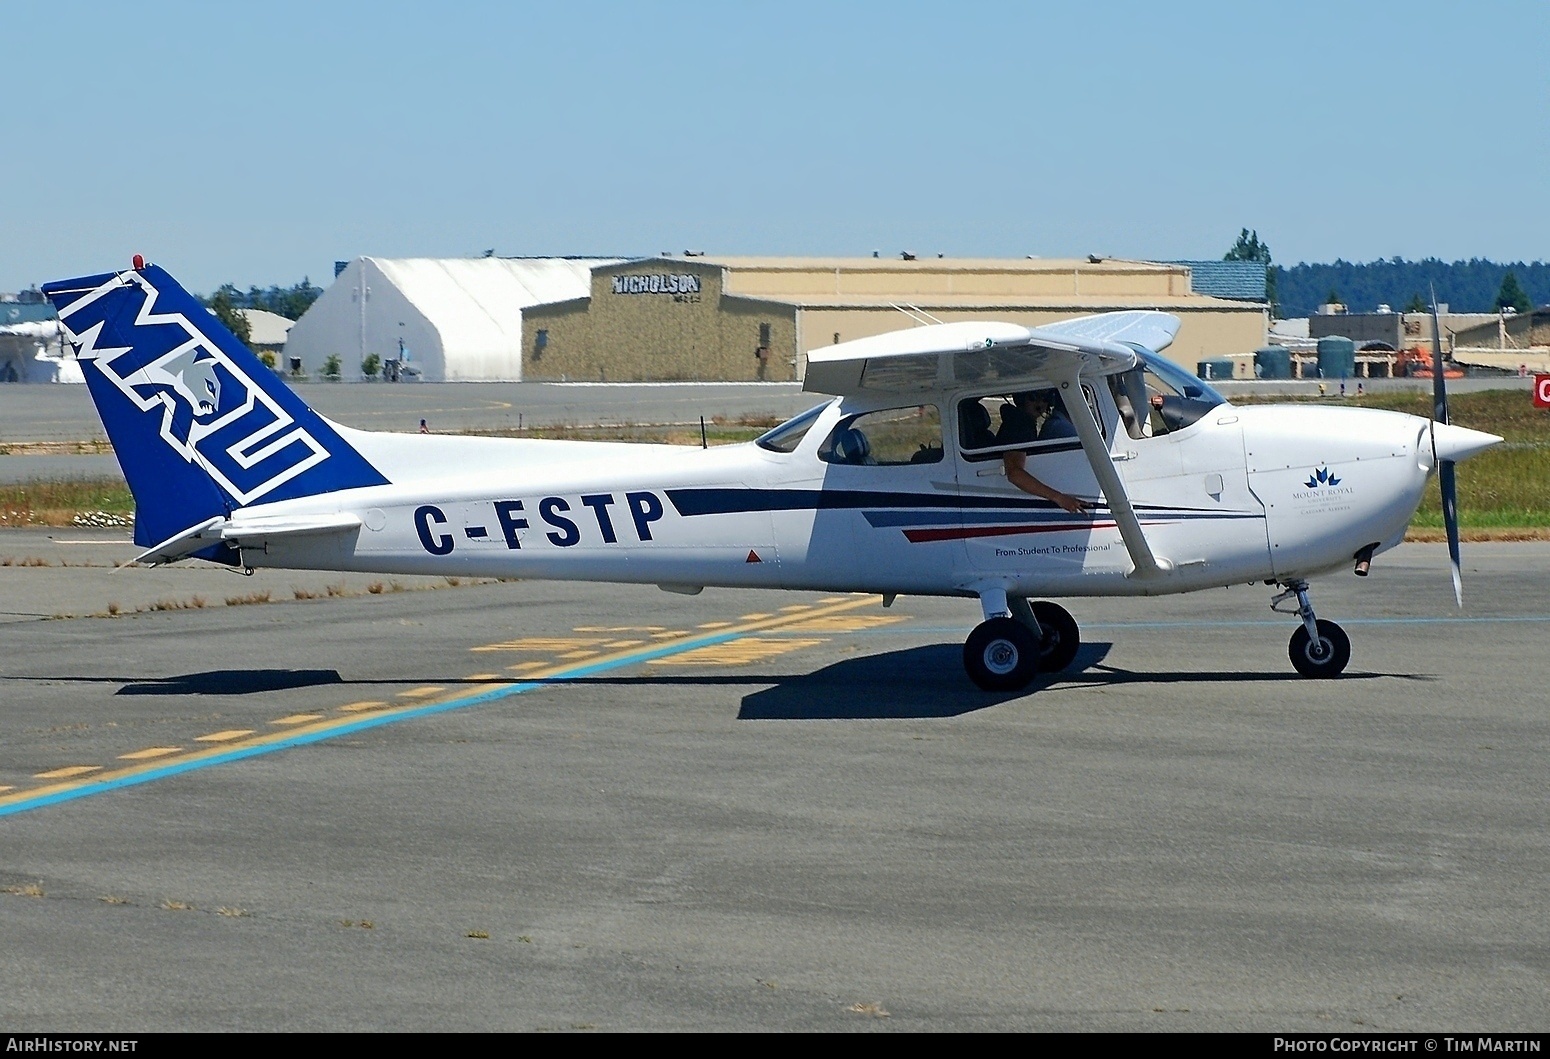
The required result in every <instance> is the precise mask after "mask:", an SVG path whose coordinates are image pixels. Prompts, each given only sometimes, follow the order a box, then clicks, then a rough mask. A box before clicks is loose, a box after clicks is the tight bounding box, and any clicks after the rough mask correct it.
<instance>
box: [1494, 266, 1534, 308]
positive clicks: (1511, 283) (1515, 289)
mask: <svg viewBox="0 0 1550 1059" xmlns="http://www.w3.org/2000/svg"><path fill="white" fill-rule="evenodd" d="M1533 307H1534V303H1533V302H1531V301H1529V298H1528V295H1527V294H1525V293H1524V292H1523V288H1522V287H1521V286H1520V285H1519V284H1518V274H1517V273H1516V272H1508V273H1507V274H1506V275H1505V276H1503V277H1502V289H1501V290H1499V291H1497V292H1496V309H1497V311H1498V312H1500V311H1501V310H1502V309H1516V310H1517V311H1518V312H1520V313H1526V312H1528V311H1529V310H1530V309H1532V308H1533Z"/></svg>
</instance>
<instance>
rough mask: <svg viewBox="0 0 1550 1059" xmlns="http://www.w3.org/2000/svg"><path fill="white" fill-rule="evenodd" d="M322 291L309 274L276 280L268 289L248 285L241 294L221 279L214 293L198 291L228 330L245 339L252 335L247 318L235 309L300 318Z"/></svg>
mask: <svg viewBox="0 0 1550 1059" xmlns="http://www.w3.org/2000/svg"><path fill="white" fill-rule="evenodd" d="M322 294H323V288H322V287H317V286H314V285H313V283H312V280H311V279H310V278H308V277H306V276H303V277H302V278H301V282H300V283H296V284H293V285H291V286H289V287H281V286H280V285H279V284H275V285H274V286H271V287H270V288H269V289H268V290H264V289H263V288H261V287H249V288H248V289H247V293H245V294H244V293H243V292H242V291H240V290H238V289H237V286H236V284H233V283H223V284H221V285H220V286H219V287H217V288H216V289H215V293H214V294H207V295H201V296H200V299H199V300H200V301H202V302H204V304H205V307H206V308H207V309H209V310H210V311H211V312H212V313H214V314H215V317H216V319H218V320H220V322H221V323H222V324H224V325H225V326H226V329H227V330H228V331H230V332H231V333H232V334H234V335H236V336H237V337H238V338H240V339H242V341H243V342H247V341H248V340H249V339H250V338H251V337H252V329H251V328H250V327H248V321H247V318H246V317H245V316H243V315H241V314H240V313H239V312H237V310H238V309H264V310H267V311H268V312H272V313H275V314H276V315H279V316H283V317H285V318H286V319H287V320H300V319H301V314H302V313H304V312H306V311H307V310H308V309H310V308H311V307H312V303H313V302H315V301H317V300H318V298H319V297H321V296H322Z"/></svg>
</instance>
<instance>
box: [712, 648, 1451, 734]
mask: <svg viewBox="0 0 1550 1059" xmlns="http://www.w3.org/2000/svg"><path fill="white" fill-rule="evenodd" d="M1112 646H1113V644H1110V643H1101V642H1100V643H1088V644H1083V645H1082V647H1081V650H1079V651H1078V652H1077V655H1076V660H1075V661H1074V662H1072V664H1071V666H1070V667H1069V668H1067V669H1066V670H1065V671H1064V672H1061V673H1050V674H1045V675H1043V676H1040V677H1038V678H1037V679H1035V680H1034V682H1033V683H1032V684H1030V685H1029V686H1028V687H1026V688H1024V689H1023V690H1021V691H1015V692H1002V693H999V694H997V693H990V692H984V691H979V690H977V689H975V688H973V687H970V686H969V684H968V682H967V681H966V680H965V679H964V677H963V673H962V670H961V668H960V655H961V653H962V648H961V647H959V646H958V645H957V644H933V645H931V646H927V647H913V648H910V649H908V650H904V651H891V652H888V653H886V654H879V655H869V656H866V657H864V658H851V659H846V660H845V661H843V662H837V663H835V664H834V665H832V666H827V667H825V668H823V669H820V670H818V671H817V672H815V673H809V674H804V675H801V676H795V677H785V678H780V680H779V683H777V684H776V685H775V686H774V687H771V688H766V689H763V690H761V691H756V692H754V693H753V694H751V695H748V696H746V697H745V698H744V699H743V705H742V709H741V710H740V711H739V712H738V715H737V716H738V719H740V720H745V721H746V720H792V721H795V720H833V719H860V718H878V719H906V718H916V717H958V716H962V715H964V714H968V713H973V712H975V711H976V710H983V709H987V708H989V707H991V706H999V705H1001V704H1002V703H1005V702H1010V701H1012V700H1014V699H1019V698H1022V697H1023V696H1026V695H1033V694H1036V693H1037V692H1040V691H1043V690H1044V689H1046V688H1051V687H1055V686H1059V687H1062V688H1084V687H1110V686H1118V685H1122V684H1164V685H1166V684H1296V683H1300V682H1302V681H1304V680H1306V679H1307V678H1306V677H1302V676H1299V675H1298V674H1297V673H1295V672H1291V671H1288V672H1285V673H1243V672H1224V673H1206V672H1200V671H1198V670H1196V671H1192V672H1133V671H1130V670H1125V669H1118V668H1116V667H1113V666H1107V665H1103V664H1102V663H1103V660H1104V659H1105V658H1106V657H1107V656H1108V653H1109V649H1110V648H1111V647H1112ZM1384 678H1387V679H1397V680H1420V681H1430V680H1434V679H1435V678H1434V677H1429V676H1423V675H1419V674H1412V673H1351V672H1347V673H1345V674H1344V675H1342V676H1341V678H1340V680H1341V681H1342V682H1346V681H1353V680H1378V679H1384Z"/></svg>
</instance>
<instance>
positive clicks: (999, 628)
mask: <svg viewBox="0 0 1550 1059" xmlns="http://www.w3.org/2000/svg"><path fill="white" fill-rule="evenodd" d="M1039 655H1040V651H1039V642H1038V640H1037V639H1036V638H1035V637H1034V635H1033V633H1032V631H1030V630H1029V628H1028V627H1027V626H1026V625H1024V624H1023V623H1022V622H1020V621H1018V620H1016V619H1015V618H991V619H990V620H989V621H983V622H981V623H980V624H979V625H977V626H975V628H974V631H973V632H971V633H970V634H969V639H968V641H967V642H966V643H965V644H964V645H963V668H964V669H965V670H967V671H968V674H969V679H970V680H972V681H974V683H976V684H978V685H979V686H980V687H981V688H983V689H985V690H986V691H1017V690H1018V689H1019V688H1022V687H1025V686H1026V685H1027V683H1028V681H1030V680H1032V679H1033V677H1034V674H1036V673H1037V672H1038V671H1039Z"/></svg>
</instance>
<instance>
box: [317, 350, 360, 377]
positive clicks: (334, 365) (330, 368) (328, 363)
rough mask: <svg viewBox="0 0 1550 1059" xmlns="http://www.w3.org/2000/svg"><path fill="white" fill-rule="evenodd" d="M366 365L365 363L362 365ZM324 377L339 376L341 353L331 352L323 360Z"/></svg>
mask: <svg viewBox="0 0 1550 1059" xmlns="http://www.w3.org/2000/svg"><path fill="white" fill-rule="evenodd" d="M362 366H363V367H364V365H362ZM323 377H324V378H326V379H337V378H339V354H338V353H330V354H329V355H328V357H327V359H325V360H324V361H323Z"/></svg>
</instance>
